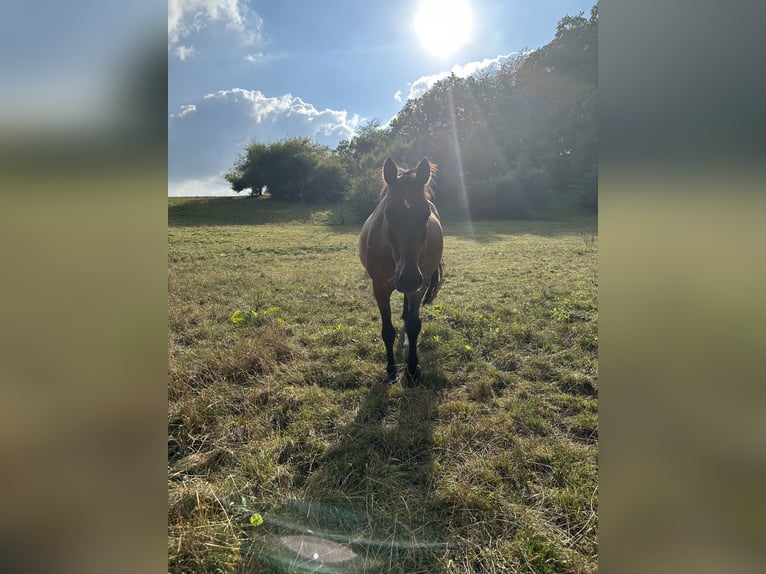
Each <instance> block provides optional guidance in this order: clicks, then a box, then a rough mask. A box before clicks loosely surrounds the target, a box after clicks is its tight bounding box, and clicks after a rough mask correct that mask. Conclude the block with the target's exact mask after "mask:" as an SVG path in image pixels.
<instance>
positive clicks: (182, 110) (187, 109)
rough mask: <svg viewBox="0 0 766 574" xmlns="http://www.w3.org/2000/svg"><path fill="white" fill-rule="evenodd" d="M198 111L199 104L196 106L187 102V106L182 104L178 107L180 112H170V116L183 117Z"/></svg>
mask: <svg viewBox="0 0 766 574" xmlns="http://www.w3.org/2000/svg"><path fill="white" fill-rule="evenodd" d="M196 111H197V106H195V105H194V104H187V105H185V106H181V107H180V108H178V112H176V113H175V114H170V117H171V118H182V117H184V116H187V115H189V114H190V113H192V112H196Z"/></svg>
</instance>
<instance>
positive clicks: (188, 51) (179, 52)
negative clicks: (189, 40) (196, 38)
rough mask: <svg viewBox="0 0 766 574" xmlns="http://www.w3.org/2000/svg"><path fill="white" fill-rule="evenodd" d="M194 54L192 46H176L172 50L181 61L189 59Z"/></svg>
mask: <svg viewBox="0 0 766 574" xmlns="http://www.w3.org/2000/svg"><path fill="white" fill-rule="evenodd" d="M195 52H196V50H195V49H194V46H176V48H175V50H173V53H174V54H175V55H176V56H177V57H178V59H179V60H181V61H184V60H186V59H187V58H191V57H192V56H193V55H194V53H195Z"/></svg>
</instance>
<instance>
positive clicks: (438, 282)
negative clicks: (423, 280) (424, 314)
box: [423, 261, 444, 305]
mask: <svg viewBox="0 0 766 574" xmlns="http://www.w3.org/2000/svg"><path fill="white" fill-rule="evenodd" d="M442 283H444V261H439V267H437V268H436V271H434V272H433V273H432V274H431V278H430V279H429V280H428V285H427V286H426V292H425V295H423V305H428V304H429V303H430V302H431V301H433V300H434V299H436V295H437V294H438V293H439V289H441V286H442Z"/></svg>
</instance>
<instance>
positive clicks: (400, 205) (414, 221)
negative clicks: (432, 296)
mask: <svg viewBox="0 0 766 574" xmlns="http://www.w3.org/2000/svg"><path fill="white" fill-rule="evenodd" d="M430 179H431V164H430V163H428V160H427V159H425V158H424V159H423V160H422V161H421V162H420V163H419V164H418V167H417V168H416V169H410V170H406V171H405V170H400V169H399V168H398V167H397V166H396V164H395V163H394V161H393V160H392V159H391V158H388V159H387V160H386V161H385V163H384V164H383V180H384V181H385V182H386V188H385V209H384V211H383V215H384V217H385V228H386V237H387V239H388V244H389V245H390V246H391V254H392V256H393V258H394V262H395V264H396V274H395V276H394V287H395V288H396V290H397V291H401V292H402V293H409V292H411V291H416V290H417V289H418V288H419V287H420V286H421V284H422V283H423V274H422V272H421V270H420V256H421V253H422V251H423V248H424V246H425V244H426V235H427V231H428V219H429V217H430V216H431V206H430V203H429V201H428V199H429V197H430V189H429V187H428V181H429V180H430Z"/></svg>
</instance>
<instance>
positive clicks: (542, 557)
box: [168, 198, 598, 574]
mask: <svg viewBox="0 0 766 574" xmlns="http://www.w3.org/2000/svg"><path fill="white" fill-rule="evenodd" d="M437 204H438V198H437ZM168 210H169V215H168V218H169V228H168V321H169V328H168V361H169V381H168V490H169V492H168V555H169V564H168V570H169V572H211V573H212V572H239V571H242V572H287V571H290V572H294V571H306V572H314V571H318V572H363V571H367V572H402V573H410V574H411V573H417V572H422V573H431V572H445V573H447V572H486V573H491V572H536V573H540V572H595V571H596V570H597V556H598V552H597V536H596V534H597V527H598V518H597V498H598V486H597V485H598V479H597V454H598V445H597V440H598V416H597V415H598V379H597V377H598V373H597V371H598V310H597V309H598V306H597V291H598V273H597V247H598V235H597V227H596V219H595V217H593V218H588V219H578V220H572V221H566V222H562V221H493V222H473V223H471V222H466V221H451V220H449V219H446V220H445V221H443V224H444V231H445V240H444V263H445V281H444V285H443V286H442V289H441V291H440V292H439V295H438V296H437V298H436V300H435V301H434V302H433V303H432V304H430V305H428V306H425V307H423V308H422V310H421V318H422V321H423V327H422V331H421V334H420V340H419V346H418V349H419V354H420V364H421V367H422V375H421V378H420V379H419V380H418V382H417V384H416V385H415V386H413V387H411V388H410V387H407V386H403V385H402V384H401V382H397V383H395V384H394V385H384V384H383V380H384V378H385V375H386V360H385V351H384V347H383V343H382V341H381V336H380V327H381V326H380V317H379V314H378V310H377V307H376V305H375V299H374V297H373V294H372V287H371V282H370V279H369V278H368V277H367V276H366V274H365V272H364V269H363V268H362V265H361V264H360V262H359V259H358V257H357V240H358V235H359V231H360V228H361V225H357V224H351V223H350V221H349V220H350V219H351V217H350V216H349V215H348V214H345V217H341V212H340V208H339V207H326V206H324V207H317V208H311V207H289V206H285V205H284V204H279V203H277V202H273V201H270V200H264V199H260V200H257V199H251V198H234V199H229V198H222V199H191V198H189V199H170V200H169V207H168ZM401 304H402V296H401V294H399V293H394V296H393V297H392V310H393V315H394V317H395V321H394V324H395V326H396V327H397V329H398V330H400V328H401V321H400V320H399V319H398V317H399V315H400V314H401ZM400 335H401V330H400ZM401 339H402V337H401V336H399V337H397V340H396V346H395V353H396V360H397V362H398V363H399V364H400V365H401V364H402V363H403V362H404V359H405V355H406V350H404V349H403V348H402V346H401ZM400 370H401V369H400ZM309 531H311V532H309ZM305 535H319V536H324V537H325V538H327V539H328V540H331V541H333V543H334V544H336V546H337V545H342V546H343V549H344V551H346V552H353V555H352V556H354V557H353V558H350V559H349V560H345V561H342V562H338V563H329V562H328V563H326V564H323V565H321V568H319V567H320V563H319V562H317V561H316V560H311V556H309V557H308V558H306V559H305V560H302V559H301V558H300V557H298V556H296V553H295V552H294V551H290V549H289V548H286V547H285V545H284V544H280V542H279V541H280V537H281V540H286V539H290V540H293V539H297V538H298V537H300V536H305Z"/></svg>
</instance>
